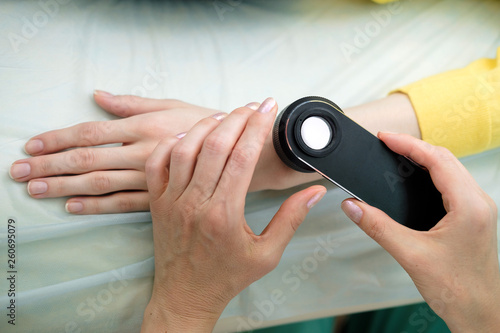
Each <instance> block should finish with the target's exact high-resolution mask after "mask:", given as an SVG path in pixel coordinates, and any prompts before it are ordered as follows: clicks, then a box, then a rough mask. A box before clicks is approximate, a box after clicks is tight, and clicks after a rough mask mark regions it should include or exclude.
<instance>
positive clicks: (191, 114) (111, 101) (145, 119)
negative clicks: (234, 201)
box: [10, 91, 293, 214]
mask: <svg viewBox="0 0 500 333" xmlns="http://www.w3.org/2000/svg"><path fill="white" fill-rule="evenodd" d="M94 98H95V101H96V102H97V104H99V105H100V106H101V107H102V108H103V109H104V110H106V111H108V112H109V113H112V114H114V115H117V116H121V117H125V118H123V119H118V120H111V121H98V122H87V123H81V124H78V125H75V126H72V127H68V128H65V129H60V130H55V131H50V132H46V133H43V134H40V135H37V136H35V137H33V138H32V139H30V140H29V141H28V142H27V144H26V146H25V150H26V152H27V153H29V154H31V155H32V156H33V157H31V158H27V159H22V160H18V161H16V162H14V164H13V165H12V167H11V169H10V175H11V177H12V178H13V179H14V180H16V181H18V182H26V181H28V182H29V183H28V186H27V188H28V192H29V194H30V195H31V196H32V197H33V198H37V199H41V198H51V197H62V196H76V197H73V198H71V199H69V200H68V201H67V203H66V210H67V211H68V212H70V213H75V214H100V213H120V212H131V211H146V210H148V209H149V202H148V198H149V197H148V193H147V187H146V177H145V173H144V166H145V163H146V160H147V158H148V157H149V155H150V154H151V152H152V151H153V149H154V147H156V145H157V144H158V142H159V141H160V140H161V139H163V138H165V137H171V136H173V135H175V134H177V133H179V132H182V131H187V130H189V129H190V128H191V127H192V126H193V125H194V124H195V123H196V122H197V121H199V120H200V119H202V118H204V117H208V116H209V115H211V114H213V113H215V112H217V111H216V110H212V109H209V108H203V107H199V106H195V105H192V104H188V103H184V102H181V101H177V100H172V99H165V100H156V99H148V98H141V97H136V96H113V95H111V94H109V93H106V92H102V91H96V93H95V95H94ZM160 110H161V111H160ZM110 143H121V144H122V145H121V146H119V147H106V148H103V147H100V148H97V147H95V146H97V145H103V144H110ZM69 148H76V149H71V150H67V151H65V150H66V149H69ZM262 157H263V158H262V159H261V161H260V163H259V165H258V167H257V171H256V176H255V178H254V180H253V182H252V185H251V188H250V189H251V190H260V189H264V188H270V187H272V186H278V185H277V184H278V183H277V180H278V179H280V177H282V176H283V175H286V174H288V173H291V172H293V171H292V170H290V169H288V168H286V166H285V165H284V164H283V163H281V161H280V160H279V158H278V157H277V155H276V153H275V152H274V148H273V147H272V141H271V136H270V135H269V137H268V138H267V140H266V148H265V149H264V152H263V154H262ZM52 176H60V177H52ZM103 194H104V195H103Z"/></svg>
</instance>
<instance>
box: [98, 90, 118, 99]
mask: <svg viewBox="0 0 500 333" xmlns="http://www.w3.org/2000/svg"><path fill="white" fill-rule="evenodd" d="M94 95H95V96H97V95H99V96H101V97H104V98H110V97H114V96H115V95H113V94H111V93H109V92H107V91H103V90H97V89H96V90H94Z"/></svg>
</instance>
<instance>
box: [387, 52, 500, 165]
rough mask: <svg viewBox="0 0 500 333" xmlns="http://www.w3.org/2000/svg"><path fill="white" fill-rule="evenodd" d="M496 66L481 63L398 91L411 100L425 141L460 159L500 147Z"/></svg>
mask: <svg viewBox="0 0 500 333" xmlns="http://www.w3.org/2000/svg"><path fill="white" fill-rule="evenodd" d="M495 66H496V61H495V60H493V59H480V60H478V61H476V62H474V63H472V64H471V65H469V66H468V67H466V68H463V69H458V70H453V71H449V72H446V73H442V74H439V75H436V76H433V77H430V78H427V79H423V80H421V81H418V82H416V83H413V84H410V85H407V86H405V87H402V88H400V89H397V90H396V91H397V92H403V93H406V94H407V95H408V97H409V98H410V100H411V102H412V104H413V107H414V109H415V113H416V115H417V119H418V123H419V126H420V131H421V133H422V139H423V140H425V141H427V142H429V143H431V144H434V145H439V146H444V147H446V148H448V149H450V150H451V151H452V152H453V153H454V154H455V155H456V156H459V157H460V156H465V155H470V154H475V153H478V152H480V151H483V150H486V149H490V148H494V147H497V146H499V145H500V69H499V68H498V67H497V68H495ZM492 68H493V69H492Z"/></svg>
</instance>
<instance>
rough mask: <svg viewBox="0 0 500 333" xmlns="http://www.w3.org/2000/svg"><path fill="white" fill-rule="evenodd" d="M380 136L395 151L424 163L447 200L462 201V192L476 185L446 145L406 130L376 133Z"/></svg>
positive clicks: (421, 163)
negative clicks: (428, 141) (401, 132)
mask: <svg viewBox="0 0 500 333" xmlns="http://www.w3.org/2000/svg"><path fill="white" fill-rule="evenodd" d="M379 138H380V139H381V140H382V141H384V143H385V144H386V145H387V146H388V147H389V148H390V149H392V150H393V151H394V152H396V153H398V154H401V155H404V156H407V157H409V158H411V159H412V160H413V161H415V162H417V163H418V164H420V165H422V166H424V167H426V168H427V170H429V173H430V175H431V178H432V181H433V183H434V185H435V186H436V188H437V190H438V191H439V192H440V193H441V194H442V195H443V197H444V198H446V200H452V201H453V200H458V202H462V201H463V200H462V198H464V196H463V193H467V192H468V191H470V189H471V188H474V189H475V188H477V187H478V185H477V183H476V182H475V181H474V179H473V178H472V176H471V175H470V174H469V172H468V171H467V170H466V169H465V167H464V166H463V165H462V164H461V163H460V162H459V161H458V159H457V158H456V157H455V156H453V154H452V153H451V152H450V151H449V150H447V149H445V148H442V147H437V146H433V145H431V144H429V143H427V142H424V141H422V140H419V139H416V138H414V137H412V136H410V135H407V134H392V133H379Z"/></svg>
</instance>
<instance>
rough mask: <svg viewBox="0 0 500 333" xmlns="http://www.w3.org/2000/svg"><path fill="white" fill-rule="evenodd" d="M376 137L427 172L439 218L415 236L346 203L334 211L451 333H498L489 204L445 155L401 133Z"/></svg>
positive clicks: (499, 305)
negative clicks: (390, 263) (401, 272)
mask: <svg viewBox="0 0 500 333" xmlns="http://www.w3.org/2000/svg"><path fill="white" fill-rule="evenodd" d="M379 138H380V139H381V140H382V141H384V142H385V144H386V145H387V146H388V147H389V148H391V149H392V150H393V151H395V152H396V153H398V154H401V155H405V156H408V157H409V158H411V159H412V160H414V161H415V162H417V163H419V164H421V165H423V166H424V167H426V168H427V169H428V170H429V172H430V175H431V177H432V180H433V182H434V184H435V186H436V188H437V189H438V190H439V192H441V194H442V198H443V203H444V206H445V208H446V211H447V214H446V216H445V217H444V218H443V219H442V220H441V221H440V222H439V223H438V224H437V225H436V226H435V227H434V228H432V229H431V230H430V231H427V232H421V231H415V230H412V229H409V228H406V227H404V226H402V225H401V224H399V223H396V222H395V221H394V220H392V219H391V218H390V217H389V216H387V215H386V214H385V213H384V212H382V211H380V210H379V209H377V208H374V207H371V206H369V205H367V204H366V203H363V202H360V201H357V200H354V199H348V200H346V201H344V202H343V203H342V209H343V210H344V211H345V212H346V214H347V215H348V216H349V217H350V218H351V219H352V220H353V221H354V222H356V223H357V224H358V225H359V227H360V228H361V229H363V230H364V231H365V232H366V233H367V234H368V236H370V237H372V238H373V239H374V240H375V241H377V242H378V243H379V244H380V245H381V246H382V247H383V248H384V249H386V250H387V252H389V253H390V254H391V255H392V256H393V257H394V258H395V259H396V260H397V261H398V263H399V264H400V265H401V266H402V267H403V268H404V269H405V270H406V271H407V272H408V274H409V275H410V277H411V278H412V280H413V282H414V283H415V285H416V287H417V288H418V290H419V292H420V293H421V294H422V296H423V298H424V300H425V301H426V302H427V303H428V304H429V306H430V307H431V308H432V309H433V310H434V311H435V312H436V314H438V315H439V316H440V317H441V318H443V320H444V321H445V322H446V323H447V325H448V327H449V328H450V330H451V331H452V332H498V331H499V330H500V319H499V317H498V312H499V310H500V273H499V265H498V250H497V209H496V205H495V203H494V202H493V200H492V199H491V198H490V197H489V196H488V195H487V194H486V193H485V192H484V191H483V190H482V189H481V188H480V187H479V186H478V185H477V183H476V182H475V181H474V179H473V178H472V176H471V175H470V174H469V173H468V172H467V170H466V169H465V167H464V166H463V165H462V164H461V163H460V162H459V161H458V160H457V159H456V158H455V157H454V156H453V155H452V154H451V153H450V152H449V151H448V150H446V149H444V148H441V147H435V146H432V145H430V144H428V143H425V142H423V141H420V140H418V139H415V138H412V137H410V136H408V135H403V134H389V133H379ZM422 209H425V207H422Z"/></svg>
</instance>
